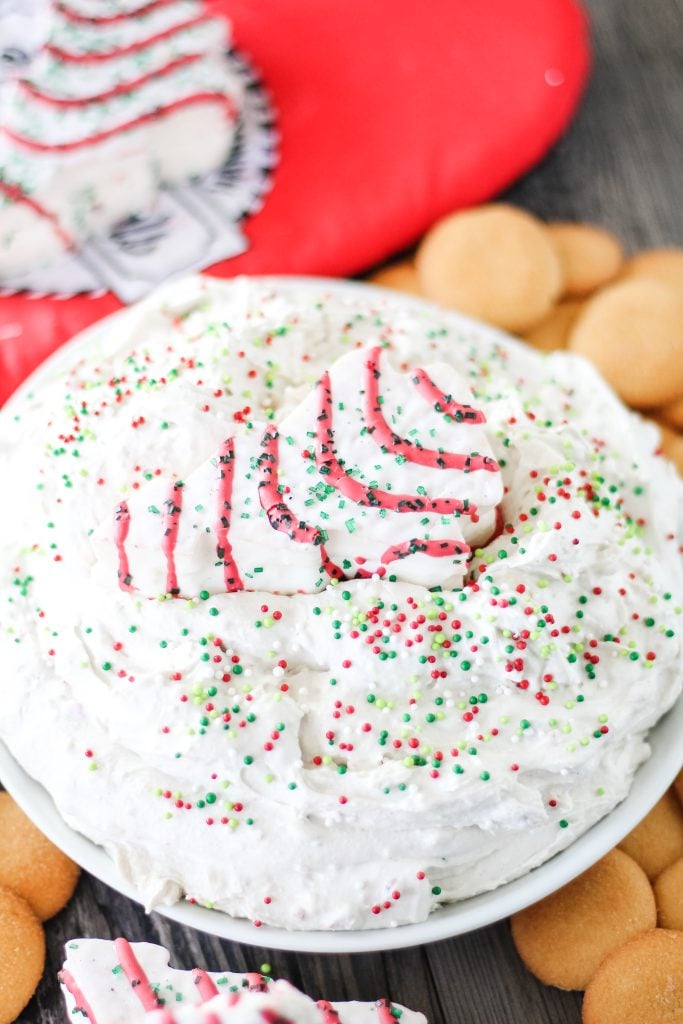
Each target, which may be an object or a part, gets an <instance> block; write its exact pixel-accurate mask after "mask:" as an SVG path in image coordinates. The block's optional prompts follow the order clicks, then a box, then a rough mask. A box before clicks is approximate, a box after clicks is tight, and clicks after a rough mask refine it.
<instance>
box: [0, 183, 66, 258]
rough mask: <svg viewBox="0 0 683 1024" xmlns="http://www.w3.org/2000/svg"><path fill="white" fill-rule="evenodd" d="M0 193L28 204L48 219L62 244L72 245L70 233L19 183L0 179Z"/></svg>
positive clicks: (39, 214) (15, 200) (15, 201)
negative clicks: (13, 183) (15, 183)
mask: <svg viewBox="0 0 683 1024" xmlns="http://www.w3.org/2000/svg"><path fill="white" fill-rule="evenodd" d="M0 193H2V194H3V195H5V196H7V198H8V199H11V200H12V202H14V203H24V205H25V206H29V207H30V208H31V209H32V210H33V212H34V213H37V214H38V216H39V217H44V218H45V220H49V222H50V224H51V225H52V227H53V228H54V230H55V234H56V235H57V237H58V238H59V239H60V241H61V242H62V244H63V245H65V246H66V247H67V249H69V248H71V246H72V245H73V239H72V238H71V235H69V234H68V233H67V232H66V231H65V230H64V228H63V227H62V226H61V224H60V223H59V221H58V220H57V218H56V217H55V215H54V214H53V213H50V211H49V210H46V209H45V207H44V206H42V205H41V204H40V203H39V202H37V201H36V200H35V199H32V198H31V196H29V195H27V193H26V192H24V190H23V188H21V186H20V185H12V184H10V183H9V182H7V181H0Z"/></svg>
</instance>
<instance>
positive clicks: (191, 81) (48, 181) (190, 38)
mask: <svg viewBox="0 0 683 1024" xmlns="http://www.w3.org/2000/svg"><path fill="white" fill-rule="evenodd" d="M47 16H48V18H49V27H48V33H47V39H46V42H45V44H44V46H43V47H42V49H41V50H40V52H39V53H38V54H37V56H36V58H35V59H34V60H33V62H32V63H31V64H30V66H29V67H28V69H27V71H26V73H25V74H24V76H23V77H21V78H16V79H13V80H9V81H7V82H5V83H4V84H3V85H2V86H1V87H0V126H1V128H0V274H16V273H20V272H22V271H24V270H27V269H29V268H30V267H32V266H34V265H36V264H39V263H46V262H50V260H51V259H53V258H54V257H55V256H56V255H58V254H59V252H60V251H61V250H63V249H65V248H68V247H69V246H71V245H74V244H77V243H78V242H81V241H83V240H84V239H86V238H88V237H89V236H90V235H91V234H93V233H94V232H97V231H101V230H103V229H105V228H108V227H111V226H112V225H113V224H115V223H117V222H118V221H119V220H121V219H123V218H125V217H127V216H130V215H133V214H139V213H141V212H144V211H147V210H149V209H150V208H151V207H152V206H153V204H154V199H155V196H156V194H157V192H158V190H159V189H160V188H161V187H162V186H163V185H172V184H177V183H179V182H182V181H185V180H187V179H189V178H192V177H194V176H196V175H201V174H205V173H206V172H208V171H210V170H212V169H214V168H216V167H218V166H220V165H221V164H222V163H223V161H224V160H225V159H226V157H227V156H228V154H229V152H230V149H231V147H232V144H233V140H234V135H235V127H236V124H237V118H238V114H239V109H240V106H241V95H242V86H241V84H240V82H239V81H238V79H237V78H236V76H235V73H234V72H233V71H232V70H231V68H230V66H229V64H228V62H227V60H226V49H227V46H228V44H229V33H230V29H229V24H228V22H227V21H226V20H225V19H223V18H218V17H214V16H211V15H210V14H209V13H208V10H207V8H206V5H205V4H204V3H203V0H147V2H141V0H113V2H110V3H104V2H103V0H59V2H55V3H53V4H52V6H51V8H50V10H49V14H48V15H47Z"/></svg>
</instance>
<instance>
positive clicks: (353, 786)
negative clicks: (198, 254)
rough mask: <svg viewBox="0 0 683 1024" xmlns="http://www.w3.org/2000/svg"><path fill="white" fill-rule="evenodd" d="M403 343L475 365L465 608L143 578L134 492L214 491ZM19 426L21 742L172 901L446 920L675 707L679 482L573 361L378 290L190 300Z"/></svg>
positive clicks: (596, 786)
mask: <svg viewBox="0 0 683 1024" xmlns="http://www.w3.org/2000/svg"><path fill="white" fill-rule="evenodd" d="M378 345H385V346H387V348H386V358H387V365H388V366H394V367H397V368H398V367H400V368H403V367H404V366H405V367H410V366H413V367H414V366H416V365H417V366H419V365H424V366H430V365H436V366H438V365H440V364H445V365H446V366H447V367H452V368H456V369H457V371H458V372H459V373H460V374H462V376H463V377H464V379H465V380H466V381H467V384H468V387H469V388H471V389H472V405H473V406H474V407H475V408H476V409H480V410H481V411H482V412H483V413H484V415H485V418H486V425H485V431H486V435H487V437H488V439H489V442H490V446H491V450H492V454H493V457H494V458H495V459H496V460H497V462H498V463H499V465H500V470H501V475H502V482H503V485H504V489H505V493H504V496H503V500H502V503H501V506H500V507H501V511H502V528H501V529H502V532H501V533H500V536H498V537H497V539H496V540H495V541H493V542H492V543H491V544H490V545H487V546H486V547H483V548H476V549H475V552H474V555H473V558H472V560H471V563H470V566H469V571H468V575H467V578H466V580H465V586H464V588H463V589H461V590H456V591H450V590H442V591H436V592H432V591H429V590H427V589H425V587H424V586H422V585H420V584H418V583H415V582H411V583H406V582H400V581H396V582H392V581H391V580H390V579H389V578H388V577H386V576H385V577H384V578H382V579H379V578H374V579H373V578H371V579H368V580H358V579H356V580H352V581H349V582H342V583H340V584H338V585H330V586H328V587H327V588H326V589H325V590H324V591H322V592H320V593H306V594H299V593H296V594H292V595H289V596H288V595H285V594H275V593H273V592H266V591H261V592H258V591H253V592H251V591H246V590H245V591H237V592H232V593H226V592H221V590H220V586H219V585H218V584H217V583H216V580H215V579H214V580H213V583H212V585H211V586H210V587H207V589H205V590H200V591H199V593H198V594H197V593H194V595H193V596H190V597H187V596H186V595H184V594H183V595H182V596H181V597H176V598H173V597H168V598H165V599H149V598H148V597H145V596H144V593H145V591H144V590H143V591H139V592H137V593H136V592H134V591H133V592H126V591H122V590H121V589H120V588H119V587H118V584H117V579H116V566H115V564H114V563H113V560H112V558H111V557H110V562H109V565H108V566H106V563H107V557H108V556H107V555H106V553H105V554H103V548H104V549H106V551H109V552H110V553H111V551H112V543H111V539H110V536H111V535H110V533H106V535H102V534H101V533H100V531H101V530H102V529H103V526H102V524H106V527H107V530H110V529H111V517H112V511H113V509H114V508H115V507H116V505H117V503H120V502H121V500H122V498H123V499H124V500H127V501H130V502H131V503H134V502H137V501H138V500H139V496H141V495H142V494H143V492H144V491H145V490H146V488H147V487H148V486H152V485H153V482H154V481H155V480H165V481H167V482H168V481H169V480H173V479H176V480H186V481H190V480H191V479H192V474H193V473H195V472H198V473H199V472H200V471H201V467H202V466H205V465H207V464H208V465H210V458H211V455H212V454H213V453H215V452H216V451H217V450H219V448H220V445H221V444H222V443H223V442H224V441H225V438H226V436H230V435H231V434H234V436H235V437H236V438H237V437H238V436H239V439H240V441H239V443H240V445H241V444H242V443H244V445H245V450H246V448H248V447H249V445H250V444H252V443H253V439H254V437H257V436H258V434H257V427H256V426H255V424H256V422H257V421H261V422H265V423H266V424H280V425H282V424H284V423H287V422H291V423H293V424H294V425H295V427H296V425H297V423H298V422H299V420H298V419H297V417H299V416H303V413H302V409H304V408H307V407H306V402H307V401H308V402H310V401H311V400H312V399H311V398H310V396H309V398H308V399H306V398H305V395H306V393H307V392H309V391H311V389H313V388H314V386H315V384H316V381H317V380H319V379H320V378H321V376H322V375H323V374H324V372H325V371H326V370H327V369H329V367H330V366H331V365H332V364H333V362H334V361H335V360H336V359H337V358H339V357H341V356H343V355H344V354H345V353H347V352H354V351H355V350H356V349H357V348H366V349H367V348H373V347H376V346H378ZM384 358H385V356H384V354H383V355H382V359H384ZM345 365H346V364H344V362H343V360H342V361H341V362H340V363H339V364H338V366H337V368H335V370H334V372H335V373H337V372H338V367H342V369H343V367H344V366H345ZM348 365H349V366H350V365H351V363H349V364H348ZM345 381H347V377H346V376H345V375H344V376H343V377H342V383H344V382H345ZM344 386H346V385H345V384H344ZM359 391H360V389H359ZM302 398H303V399H304V404H303V405H301V404H300V403H301V401H302ZM297 409H298V411H297ZM3 420H4V422H3V441H2V445H3V452H2V464H3V467H4V471H5V479H9V480H11V481H12V500H11V501H10V502H8V503H6V507H5V510H4V512H5V526H4V529H3V535H2V541H1V552H2V554H1V557H2V565H3V578H4V580H5V583H4V584H3V593H4V595H5V598H4V612H3V625H4V626H5V632H4V633H3V635H2V639H1V641H0V642H1V643H2V656H3V659H4V664H5V666H6V671H5V675H4V679H5V682H4V683H3V684H2V698H1V699H2V715H1V716H0V736H2V738H3V739H5V741H6V742H7V743H8V744H9V745H10V748H11V749H12V750H13V752H14V753H15V755H16V756H17V757H18V758H19V760H20V761H21V762H22V764H24V765H25V766H26V767H27V769H28V770H29V771H30V772H31V773H32V774H33V775H34V776H35V777H36V778H38V779H39V780H40V781H41V782H43V783H44V784H45V785H46V786H47V787H48V789H49V790H50V792H51V793H52V794H53V796H54V798H55V800H56V802H57V805H58V807H59V809H60V811H61V813H62V814H63V815H64V817H65V818H66V820H67V821H68V822H69V823H71V824H72V825H74V826H75V827H76V828H78V829H80V830H81V831H83V832H84V833H85V834H86V835H88V836H90V837H92V838H93V839H94V840H95V841H96V842H99V843H101V844H103V845H104V846H106V848H107V849H108V850H109V851H110V853H111V854H112V856H114V857H115V858H116V861H117V863H118V864H119V866H120V867H121V869H122V870H123V871H124V872H125V873H126V874H127V875H128V876H129V877H130V878H132V879H133V880H134V881H135V883H136V884H137V885H138V886H139V887H140V888H141V889H142V891H143V892H144V893H145V895H146V898H147V900H148V902H149V903H150V904H154V903H158V902H169V901H173V900H175V899H178V898H180V897H181V896H182V894H183V893H187V894H188V895H189V896H190V897H192V898H193V899H197V900H199V901H201V902H203V903H206V904H209V905H211V906H215V907H217V908H220V909H223V910H226V911H228V912H229V913H232V914H236V915H242V916H247V917H250V918H252V919H254V920H258V921H259V922H260V921H264V922H272V923H274V924H279V925H284V926H286V927H290V928H365V927H377V926H383V925H391V924H401V923H405V922H410V921H417V920H421V919H424V918H425V917H426V916H427V915H428V914H429V912H430V910H431V909H432V908H434V907H435V906H437V905H439V904H440V903H442V902H444V901H449V900H456V899H460V898H462V897H465V896H468V895H471V894H473V893H476V892H481V891H482V890H485V889H489V888H493V887H494V886H496V885H499V884H501V883H502V882H504V881H506V880H507V879H510V878H513V877H516V876H518V875H520V874H522V873H524V872H525V871H527V870H528V869H529V868H530V867H532V866H533V865H535V864H538V863H540V862H541V861H543V860H545V859H546V858H547V857H549V856H551V855H552V854H553V853H555V852H556V851H557V850H560V849H562V848H563V847H565V846H566V845H567V844H568V843H569V842H571V840H572V839H573V838H575V837H576V836H577V835H579V834H580V833H581V832H583V831H584V830H585V829H586V828H587V827H588V826H589V825H591V824H592V823H593V822H595V821H597V820H598V819H599V818H600V817H602V816H603V815H604V814H606V813H607V812H608V811H609V810H610V809H611V808H612V807H613V806H614V805H615V804H616V803H617V802H619V801H620V800H621V799H623V797H624V796H625V794H626V793H627V791H628V788H629V785H630V781H631V778H632V775H633V772H634V770H635V768H636V767H637V765H638V764H639V763H640V762H641V761H642V760H643V758H644V757H645V756H646V755H647V746H646V743H645V741H644V740H645V734H646V732H647V730H648V729H649V728H650V727H651V726H652V725H653V724H654V723H655V722H656V721H657V719H658V718H659V716H660V715H661V714H662V713H663V712H664V711H665V710H666V709H667V708H668V707H670V706H671V704H672V703H673V702H674V700H675V699H676V696H677V694H678V692H679V689H680V674H681V673H680V658H681V639H680V633H681V603H682V602H681V595H682V592H683V587H682V584H681V575H682V574H681V565H680V557H679V553H678V547H677V543H678V542H677V539H676V535H677V531H678V528H679V518H680V510H681V485H680V482H679V481H678V478H677V477H676V475H675V473H674V470H673V468H672V467H671V466H670V465H669V464H668V463H667V462H666V461H665V460H663V459H661V458H660V457H656V456H654V455H653V451H654V449H655V448H656V446H657V443H658V442H657V437H656V432H655V431H654V430H652V429H651V428H649V427H648V426H647V425H646V424H645V423H644V422H643V421H642V420H641V419H640V418H638V417H637V416H635V415H633V414H631V413H629V412H628V411H627V410H625V409H624V407H623V406H622V405H621V404H620V403H619V402H618V400H617V399H616V398H615V397H614V395H613V394H612V393H611V392H610V391H609V390H608V388H607V387H606V386H605V385H604V384H603V383H602V381H601V380H600V379H599V377H598V376H597V374H596V373H595V371H594V370H592V369H591V367H590V366H589V365H588V364H587V363H585V362H583V361H581V360H580V359H578V358H575V357H572V356H568V355H565V354H557V355H553V356H551V357H549V358H543V357H540V356H539V355H537V354H535V353H533V352H531V351H529V350H527V349H525V348H524V347H523V346H521V345H519V344H517V343H515V342H514V341H512V340H510V339H507V338H505V337H504V336H502V335H500V334H498V333H497V332H495V331H492V330H490V329H488V328H485V327H483V326H480V325H476V324H474V323H469V322H465V321H461V320H458V319H454V318H448V317H441V316H440V315H439V314H438V313H436V312H430V311H429V310H428V308H427V307H422V306H418V305H415V304H411V303H409V302H405V301H403V302H402V301H401V300H394V299H387V300H378V299H377V298H376V296H375V294H374V293H368V295H367V298H363V297H358V298H357V299H355V298H354V299H344V298H340V297H338V296H337V295H335V294H330V295H327V294H326V293H325V286H324V285H319V286H316V287H313V286H311V288H309V289H306V288H301V289H299V288H296V287H294V286H289V287H287V286H285V285H282V286H281V287H269V286H265V285H259V284H257V283H249V282H246V281H237V282H234V283H224V282H218V281H212V280H210V279H207V278H204V279H197V278H193V279H189V280H187V281H186V282H184V283H183V282H181V283H178V282H174V283H173V285H169V286H168V287H167V288H165V289H164V290H162V291H160V292H158V293H157V294H156V295H155V296H153V297H152V298H151V299H149V300H147V301H146V302H144V303H142V304H141V305H140V306H138V307H136V308H133V309H131V310H130V311H128V312H126V313H125V314H122V315H120V316H119V317H117V319H116V320H115V321H114V322H113V323H112V324H111V325H106V324H105V325H104V326H103V327H102V328H101V330H100V331H99V332H98V334H97V336H96V337H95V339H94V341H93V342H92V343H91V345H90V347H89V348H88V350H87V353H85V352H84V353H78V352H75V353H74V356H73V360H72V362H71V364H70V366H69V368H68V370H67V372H66V373H65V374H62V375H60V376H59V377H58V378H57V379H55V380H54V381H53V382H52V383H50V384H44V385H41V386H40V387H39V388H37V389H36V392H35V394H32V393H31V392H30V391H25V392H24V393H23V395H22V396H21V398H20V399H19V400H18V401H17V402H15V403H14V405H13V407H12V408H11V410H10V411H9V412H8V414H6V415H4V417H3ZM306 422H310V414H309V413H307V414H306V416H303V419H302V421H301V429H303V427H304V425H305V423H306ZM296 429H297V430H299V427H296ZM462 429H463V430H465V428H464V427H463V428H462ZM348 436H349V437H352V436H353V433H352V432H351V434H350V435H348ZM296 447H297V450H298V446H296ZM354 461H355V456H354ZM288 472H289V470H288ZM292 472H294V470H292ZM393 473H394V469H393V468H392V474H393ZM473 476H474V475H473ZM310 477H311V478H312V477H313V474H310ZM491 478H492V479H493V475H492V477H491ZM392 479H393V476H392ZM389 482H390V481H389ZM311 485H312V484H311ZM188 486H189V485H188ZM468 486H469V481H468ZM200 490H201V488H200ZM188 493H189V492H188ZM450 493H452V492H450ZM140 500H142V501H146V500H147V499H146V498H144V499H142V498H140ZM494 502H495V499H494ZM198 503H199V502H198ZM145 507H146V506H145ZM197 514H198V515H199V513H197ZM198 521H199V520H198ZM369 536H370V537H372V531H370V535H369ZM214 543H215V536H214V537H212V538H211V545H213V544H214ZM141 550H142V549H141ZM159 550H160V549H159ZM143 553H144V552H143ZM160 557H161V550H160ZM132 561H133V560H132V555H131V565H132ZM190 561H191V559H190V558H189V557H188V559H187V564H188V565H189V564H190ZM409 562H410V560H409V559H408V560H407V561H406V564H408V563H409ZM206 565H210V559H209V560H208V562H207V561H205V560H204V558H203V557H202V567H204V566H206ZM136 566H137V562H136ZM105 567H106V571H105ZM287 572H289V569H287ZM282 575H283V577H284V575H285V573H284V571H283V573H282ZM192 582H194V581H192ZM197 583H199V579H197ZM282 583H283V585H285V580H284V579H283V581H282ZM273 589H275V588H273ZM155 592H156V591H155V589H154V588H153V587H152V588H151V589H150V593H155ZM162 597H163V595H162ZM36 736H40V737H41V742H40V743H36V742H35V737H36Z"/></svg>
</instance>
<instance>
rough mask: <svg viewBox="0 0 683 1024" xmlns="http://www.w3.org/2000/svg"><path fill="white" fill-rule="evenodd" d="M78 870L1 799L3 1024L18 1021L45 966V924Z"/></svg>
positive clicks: (0, 1014) (5, 795) (67, 893)
mask: <svg viewBox="0 0 683 1024" xmlns="http://www.w3.org/2000/svg"><path fill="white" fill-rule="evenodd" d="M78 875H79V869H78V867H77V865H76V864H74V863H73V861H71V860H69V858H68V857H66V856H65V855H64V854H63V853H62V852H61V850H58V849H57V847H56V846H53V844H52V843H51V842H50V841H49V839H46V838H45V836H44V835H43V834H42V832H39V831H38V829H37V828H36V827H35V825H32V824H31V822H30V821H29V819H28V818H27V817H26V815H25V814H24V813H23V811H22V810H20V808H19V807H18V806H17V804H15V802H14V800H12V798H11V797H10V795H9V794H8V793H0V1024H11V1022H12V1021H15V1020H16V1019H17V1018H18V1017H19V1014H20V1013H21V1012H22V1010H23V1009H24V1007H25V1006H26V1005H27V1003H28V1002H29V1000H30V999H31V996H32V995H33V993H34V992H35V989H36V987H37V985H38V982H39V981H40V978H41V976H42V973H43V969H44V966H45V934H44V932H43V925H42V922H43V921H46V920H47V919H48V918H50V917H53V916H54V915H55V914H56V913H57V912H58V911H59V910H61V909H62V907H63V906H65V904H66V903H67V902H68V901H69V899H70V898H71V895H72V893H73V891H74V889H75V887H76V882H77V881H78Z"/></svg>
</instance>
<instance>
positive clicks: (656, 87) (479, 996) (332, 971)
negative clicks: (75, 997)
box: [20, 0, 683, 1024]
mask: <svg viewBox="0 0 683 1024" xmlns="http://www.w3.org/2000/svg"><path fill="white" fill-rule="evenodd" d="M589 7H590V8H591V10H592V15H593V30H594V43H595V50H596V61H595V70H594V75H593V79H592V82H591V84H590V86H589V89H588V93H587V96H586V98H585V102H584V104H583V107H582V109H581V111H580V113H579V115H578V117H577V119H576V121H575V123H574V125H573V127H572V128H571V130H570V132H569V133H568V135H567V136H566V138H565V139H564V140H563V141H562V142H561V143H560V144H559V145H558V146H557V147H556V149H555V150H554V151H553V153H552V154H551V155H550V156H549V157H548V158H547V159H546V161H545V162H544V163H543V165H542V166H540V167H538V168H537V169H536V170H535V171H533V173H531V174H530V175H528V177H527V178H526V179H525V180H524V181H522V182H520V183H519V184H517V185H516V186H515V187H514V188H513V189H512V190H511V191H510V193H509V195H508V198H509V199H510V200H511V201H513V202H516V203H520V204H521V205H523V206H525V207H527V208H529V209H531V210H533V211H535V212H536V213H538V214H540V215H541V216H542V217H545V218H562V219H579V220H593V221H596V222H600V223H603V224H605V225H607V226H609V227H611V228H612V229H614V230H616V231H617V233H618V234H619V235H620V236H621V237H622V239H623V240H624V241H625V242H626V244H627V245H628V246H629V247H631V248H634V249H636V248H639V247H645V246H649V245H658V244H662V243H667V242H668V243H678V244H679V245H680V244H681V242H683V202H682V201H681V193H680V184H681V156H682V155H683V137H682V136H683V133H682V126H683V120H682V119H681V111H683V75H682V74H681V69H682V68H683V0H649V3H643V2H642V0H591V2H590V3H589ZM117 935H125V936H126V937H127V938H129V939H131V940H142V939H146V940H148V941H152V942H160V943H163V944H164V945H166V946H168V947H169V948H170V949H171V950H172V956H173V962H174V964H175V965H176V966H178V967H191V966H195V965H198V966H202V967H206V968H209V969H214V970H218V969H224V968H226V967H231V968H232V969H235V970H246V969H255V970H258V968H259V966H260V965H261V964H262V963H264V962H267V963H269V964H271V965H272V968H273V973H274V974H275V975H276V976H280V977H284V978H288V979H289V980H290V981H292V982H293V983H294V984H295V985H297V986H299V987H301V988H303V989H304V990H305V991H307V992H308V993H309V994H310V995H312V996H314V997H316V998H320V997H322V996H326V997H327V998H333V999H353V998H356V999H373V998H376V997H378V996H380V995H390V996H391V998H392V999H394V1000H396V1001H397V1002H402V1003H404V1004H406V1005H408V1006H411V1007H414V1008H415V1009H420V1010H422V1011H423V1012H424V1013H425V1014H426V1015H427V1016H428V1018H429V1021H430V1022H431V1024H578V1022H579V1021H580V1019H581V996H580V995H579V994H578V993H571V992H560V991H558V990H556V989H552V988H546V987H544V986H543V985H541V984H539V983H538V982H536V980H535V979H534V978H533V977H532V976H531V975H530V974H529V973H528V972H527V971H526V970H525V968H524V967H523V966H522V964H521V962H520V961H519V959H518V957H517V955H516V953H515V950H514V948H513V945H512V941H511V938H510V930H509V925H508V923H507V922H505V921H503V922H500V923H499V924H497V925H493V926H492V927H489V928H485V929H483V930H481V931H478V932H475V933H473V934H470V935H467V936H464V937H462V938H458V939H451V940H449V941H445V942H440V943H436V944H434V945H431V946H425V947H421V948H416V949H411V950H407V951H403V952H394V953H383V954H369V955H363V956H337V957H333V956H322V955H321V956H317V957H315V956H310V955H297V954H291V953H287V954H286V953H278V952H274V951H271V950H267V949H259V948H249V947H244V946H238V945H235V944H232V943H230V942H226V941H222V940H218V939H213V938H210V937H208V936H205V935H202V934H200V933H198V932H195V931H193V930H192V929H189V928H183V927H181V926H179V925H175V924H172V923H170V922H169V921H166V920H165V919H164V918H162V917H159V916H158V915H156V914H152V915H151V916H149V917H148V916H146V915H145V913H144V912H143V910H142V909H141V908H140V907H139V906H138V905H137V904H135V903H132V902H131V901H129V900H127V899H125V898H124V897H122V896H119V895H118V894H117V893H115V892H113V891H112V890H111V889H109V888H107V887H106V886H105V885H102V884H101V883H99V882H97V881H95V880H94V879H93V878H90V877H86V876H84V877H83V878H82V879H81V881H80V883H79V886H78V890H77V893H76V897H75V899H74V900H73V901H72V902H71V904H70V905H69V906H68V907H67V908H66V910H64V911H63V912H62V913H61V914H59V915H58V916H57V917H56V918H55V919H54V920H53V921H51V922H49V924H48V925H47V941H48V960H47V969H46V972H45V976H44V978H43V980H42V983H41V985H40V988H39V990H38V993H37V995H36V997H35V998H34V1000H33V1001H32V1002H31V1003H30V1005H29V1007H28V1008H27V1009H26V1011H25V1012H24V1014H23V1015H22V1017H21V1018H20V1019H21V1022H22V1024H53V1022H54V1024H56V1022H63V1021H64V1019H65V1018H64V1012H63V1007H62V1001H61V997H60V994H59V988H58V985H57V981H56V973H57V970H58V969H59V967H60V966H61V961H62V949H63V944H64V942H65V941H66V940H67V939H68V938H72V937H75V936H98V937H115V936H117Z"/></svg>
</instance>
